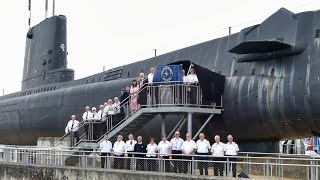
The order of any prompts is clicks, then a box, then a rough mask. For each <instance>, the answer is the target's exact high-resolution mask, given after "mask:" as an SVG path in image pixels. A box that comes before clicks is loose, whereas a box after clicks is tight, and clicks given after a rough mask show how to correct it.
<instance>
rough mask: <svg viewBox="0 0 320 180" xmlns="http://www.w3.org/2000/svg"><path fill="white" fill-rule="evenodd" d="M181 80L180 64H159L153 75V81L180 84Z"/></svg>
mask: <svg viewBox="0 0 320 180" xmlns="http://www.w3.org/2000/svg"><path fill="white" fill-rule="evenodd" d="M182 81H183V77H182V66H181V65H166V66H159V67H157V68H156V71H155V73H154V76H153V82H154V83H159V84H160V83H174V84H180V83H182Z"/></svg>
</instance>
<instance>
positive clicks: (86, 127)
mask: <svg viewBox="0 0 320 180" xmlns="http://www.w3.org/2000/svg"><path fill="white" fill-rule="evenodd" d="M84 130H85V132H86V135H87V139H88V140H89V124H85V125H84Z"/></svg>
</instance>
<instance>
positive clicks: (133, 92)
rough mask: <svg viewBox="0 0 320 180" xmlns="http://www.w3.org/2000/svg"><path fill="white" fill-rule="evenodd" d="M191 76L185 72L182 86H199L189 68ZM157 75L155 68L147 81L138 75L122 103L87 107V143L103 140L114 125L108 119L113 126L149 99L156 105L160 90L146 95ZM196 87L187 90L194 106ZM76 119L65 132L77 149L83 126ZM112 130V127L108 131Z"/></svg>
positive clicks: (85, 121)
mask: <svg viewBox="0 0 320 180" xmlns="http://www.w3.org/2000/svg"><path fill="white" fill-rule="evenodd" d="M189 73H190V74H188V75H186V73H185V70H182V75H183V83H184V84H185V85H198V82H199V81H198V78H197V75H196V74H195V71H194V69H193V68H189ZM154 74H155V68H154V67H151V68H150V73H149V74H148V76H147V78H146V77H145V75H144V73H140V74H139V78H138V79H137V80H133V81H132V84H131V86H126V87H125V88H123V89H122V90H121V96H120V100H119V98H118V97H115V98H114V99H113V100H114V102H113V100H112V99H109V100H108V101H107V102H105V103H104V104H101V105H100V106H99V110H97V109H96V107H92V108H91V109H90V107H89V106H86V108H85V110H86V111H85V112H84V113H83V115H82V120H83V123H84V124H85V125H84V127H85V133H86V136H87V139H88V140H96V139H98V138H99V137H101V136H102V135H103V134H105V133H106V132H107V128H108V125H109V126H112V124H110V123H109V124H108V122H107V119H106V117H107V115H112V116H110V117H111V118H112V121H113V122H117V120H118V119H117V118H121V117H122V116H121V117H119V114H120V113H121V114H124V117H128V116H129V115H130V114H131V113H133V112H135V111H136V110H137V109H138V108H139V107H140V106H144V105H146V104H147V99H148V97H149V99H151V101H152V102H151V103H152V104H157V103H158V102H159V100H158V96H159V95H158V92H156V91H155V90H158V89H157V88H156V86H154V87H155V88H154V90H153V91H149V92H148V91H147V88H145V85H147V84H148V85H151V86H152V85H153V79H154V78H153V77H154ZM192 88H193V87H189V88H188V96H189V97H190V99H191V101H190V102H191V103H192V102H195V97H193V96H195V95H196V93H195V92H193V89H192ZM75 118H76V116H75V115H72V116H71V120H69V122H68V124H67V126H66V128H65V133H66V134H71V136H72V137H71V146H73V145H74V139H76V142H78V141H79V132H78V130H79V124H80V122H79V121H78V120H76V119H75ZM109 128H110V127H109Z"/></svg>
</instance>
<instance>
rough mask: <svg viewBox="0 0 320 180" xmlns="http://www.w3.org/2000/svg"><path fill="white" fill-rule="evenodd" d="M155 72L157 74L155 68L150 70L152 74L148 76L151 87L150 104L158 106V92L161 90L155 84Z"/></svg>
mask: <svg viewBox="0 0 320 180" xmlns="http://www.w3.org/2000/svg"><path fill="white" fill-rule="evenodd" d="M154 72H155V68H154V67H151V68H150V73H149V74H148V83H149V86H151V88H149V97H150V99H151V100H150V102H151V104H152V105H154V104H158V96H159V95H158V91H159V88H158V87H157V86H156V85H154V84H153V77H154Z"/></svg>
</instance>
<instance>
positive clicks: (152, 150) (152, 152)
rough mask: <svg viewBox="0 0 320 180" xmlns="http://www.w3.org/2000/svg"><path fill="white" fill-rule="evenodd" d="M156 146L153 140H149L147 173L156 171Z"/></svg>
mask: <svg viewBox="0 0 320 180" xmlns="http://www.w3.org/2000/svg"><path fill="white" fill-rule="evenodd" d="M157 148H158V146H157V144H156V143H155V141H154V138H153V137H151V138H150V143H149V144H148V145H147V149H146V150H147V155H146V156H147V158H150V160H149V159H148V160H147V171H156V160H154V158H156V157H157Z"/></svg>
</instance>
